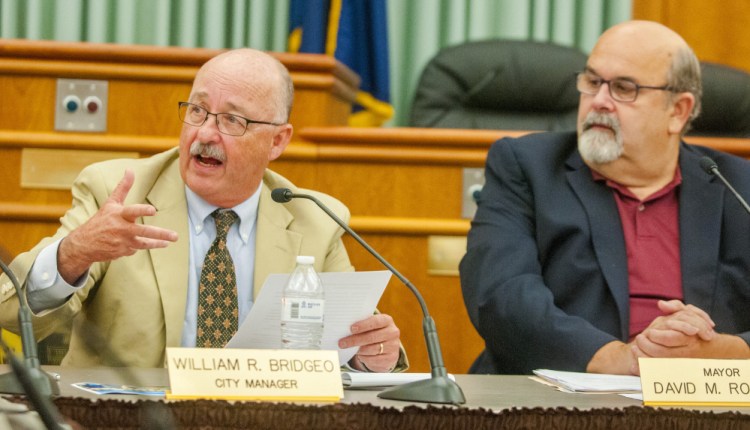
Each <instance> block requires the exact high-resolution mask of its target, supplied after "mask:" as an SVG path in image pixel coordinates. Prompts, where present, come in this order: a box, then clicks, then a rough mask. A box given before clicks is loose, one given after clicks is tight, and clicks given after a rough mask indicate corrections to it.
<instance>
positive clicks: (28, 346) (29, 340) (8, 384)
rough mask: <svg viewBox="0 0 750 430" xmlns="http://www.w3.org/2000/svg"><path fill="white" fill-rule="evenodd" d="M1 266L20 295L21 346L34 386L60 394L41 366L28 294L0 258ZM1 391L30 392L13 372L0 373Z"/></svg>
mask: <svg viewBox="0 0 750 430" xmlns="http://www.w3.org/2000/svg"><path fill="white" fill-rule="evenodd" d="M0 268H2V269H3V272H5V274H6V275H7V276H8V279H10V282H11V283H12V284H13V287H14V288H15V289H16V295H17V296H18V330H19V334H20V336H21V347H22V350H23V356H24V363H25V365H26V368H27V369H28V371H29V376H30V378H31V381H32V382H33V386H34V387H35V388H36V390H38V391H39V393H40V394H41V395H43V396H52V395H55V396H58V395H60V387H59V386H58V384H57V380H55V379H54V377H53V376H52V375H50V374H48V373H46V372H44V371H42V370H41V368H40V366H39V357H38V356H37V350H36V348H37V345H36V340H34V326H33V325H32V323H31V308H29V303H28V302H27V301H26V295H25V294H23V291H21V285H20V284H19V283H18V279H17V278H16V275H15V274H13V272H12V271H11V270H10V268H9V267H8V266H7V265H6V264H5V262H3V261H2V259H0ZM0 393H8V394H27V395H28V394H29V393H28V392H27V391H26V389H25V387H23V386H22V385H21V384H19V382H18V381H17V380H16V375H14V374H13V373H5V374H3V375H0Z"/></svg>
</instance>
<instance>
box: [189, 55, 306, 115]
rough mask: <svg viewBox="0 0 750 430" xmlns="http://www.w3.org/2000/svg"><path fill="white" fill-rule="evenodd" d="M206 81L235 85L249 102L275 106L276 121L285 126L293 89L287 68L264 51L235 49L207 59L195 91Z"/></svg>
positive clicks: (197, 76)
mask: <svg viewBox="0 0 750 430" xmlns="http://www.w3.org/2000/svg"><path fill="white" fill-rule="evenodd" d="M203 81H213V82H217V83H219V84H221V83H224V84H226V85H235V86H237V87H238V89H239V90H240V91H242V93H240V94H239V95H240V96H247V97H248V98H249V99H254V100H264V101H266V102H270V104H271V105H272V107H271V111H272V112H270V114H271V115H272V116H273V120H272V121H273V122H278V123H286V122H288V121H289V113H290V112H291V109H292V101H293V99H294V86H293V84H292V79H291V77H290V76H289V72H288V71H287V69H286V67H284V65H283V64H281V62H280V61H278V60H277V59H275V58H274V57H272V56H270V55H268V54H267V53H265V52H263V51H259V50H256V49H250V48H242V49H233V50H230V51H226V52H223V53H221V54H219V55H217V56H215V57H213V58H211V59H210V60H208V61H207V62H206V63H205V64H203V66H202V67H201V68H200V70H199V71H198V73H197V74H196V76H195V81H194V85H193V88H194V89H195V88H199V87H200V85H196V83H200V82H203Z"/></svg>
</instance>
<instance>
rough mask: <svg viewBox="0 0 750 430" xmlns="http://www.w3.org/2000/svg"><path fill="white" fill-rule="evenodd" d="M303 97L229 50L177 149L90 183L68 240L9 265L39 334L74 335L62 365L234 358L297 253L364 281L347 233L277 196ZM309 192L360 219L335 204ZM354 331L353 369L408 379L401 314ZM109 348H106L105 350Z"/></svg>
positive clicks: (61, 235) (100, 169)
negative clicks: (253, 314)
mask: <svg viewBox="0 0 750 430" xmlns="http://www.w3.org/2000/svg"><path fill="white" fill-rule="evenodd" d="M293 93H294V89H293V85H292V81H291V78H290V76H289V73H288V71H287V70H286V68H285V67H284V66H283V65H282V64H281V63H280V62H279V61H277V60H276V59H274V58H273V57H271V56H269V55H267V54H265V53H263V52H260V51H256V50H252V49H238V50H233V51H227V52H225V53H222V54H220V55H218V56H216V57H214V58H212V59H211V60H209V61H208V62H207V63H206V64H204V65H203V67H201V69H200V70H199V71H198V73H197V75H196V77H195V80H194V82H193V87H192V90H191V92H190V97H189V99H188V101H186V102H180V103H179V105H178V115H179V118H180V119H181V120H182V121H183V123H184V125H183V127H182V132H181V133H180V143H179V147H178V148H173V149H171V150H168V151H166V152H163V153H161V154H157V155H155V156H153V157H150V158H147V159H141V160H112V161H107V162H103V163H98V164H94V165H92V166H89V167H87V168H86V169H84V170H83V171H82V172H81V174H80V175H79V177H78V178H77V179H76V181H75V183H74V185H73V190H72V191H73V207H72V208H71V209H70V210H69V211H68V212H67V213H66V214H65V216H64V217H63V218H62V219H61V223H62V225H61V227H60V229H59V230H58V231H57V233H56V234H55V235H54V236H53V237H50V238H46V239H44V240H42V242H41V243H39V244H38V245H37V246H36V247H35V248H34V249H32V250H31V251H29V252H27V253H24V254H22V255H20V256H19V257H18V258H16V259H15V260H14V262H13V263H12V264H11V268H12V269H13V270H14V272H15V273H16V274H18V275H19V276H18V277H19V279H20V281H21V282H22V283H23V284H24V285H25V287H24V293H25V294H26V295H27V297H28V302H29V304H30V306H31V307H32V309H33V311H34V312H35V314H36V315H35V321H34V327H35V329H36V330H37V331H38V333H37V335H38V336H39V337H44V336H45V335H47V334H50V333H52V332H53V331H54V330H55V329H57V328H59V327H64V326H68V327H69V326H72V335H71V339H70V348H69V351H68V353H67V355H66V356H65V357H64V359H63V361H62V364H63V365H69V366H78V367H91V366H101V365H105V366H107V365H115V366H135V367H161V366H163V365H164V363H165V350H166V348H167V347H175V346H185V347H194V346H197V347H222V346H224V344H225V343H226V341H227V340H228V339H229V338H231V336H232V335H233V334H234V331H236V330H237V327H238V325H239V324H241V322H242V320H243V319H244V317H245V316H246V315H247V314H248V312H249V310H250V308H251V307H252V304H253V298H254V297H255V295H256V294H257V292H258V291H259V289H260V288H261V286H262V283H263V281H264V280H265V279H266V276H267V275H269V274H271V273H285V272H291V271H292V269H293V268H294V266H295V259H296V257H297V256H298V255H311V256H314V257H315V266H316V269H317V270H319V271H348V270H353V267H352V265H351V263H350V262H349V257H348V255H347V253H346V250H345V248H344V245H343V243H342V241H341V235H342V234H343V231H342V230H341V228H340V227H339V226H338V225H337V224H336V223H334V222H333V221H332V220H330V219H329V218H328V217H327V215H325V214H324V213H322V212H321V211H320V210H319V209H318V208H317V207H315V206H311V205H309V204H306V203H304V202H302V203H299V202H298V203H295V202H291V203H290V204H288V205H279V204H277V203H275V202H273V200H272V199H271V190H273V189H274V188H277V187H284V188H291V189H292V190H296V189H297V188H296V187H295V186H294V185H293V184H292V183H291V182H289V181H288V180H287V179H285V178H283V177H282V176H280V175H279V174H277V173H275V172H273V171H271V170H269V169H268V165H269V163H270V162H271V161H272V160H275V159H276V158H278V157H279V156H280V155H281V154H282V152H283V151H284V149H285V148H286V147H287V145H288V143H289V141H290V139H291V136H292V126H291V125H290V124H289V122H288V118H289V113H290V110H291V107H292V99H293ZM303 192H306V193H310V194H314V195H315V196H317V197H318V198H319V199H321V200H322V201H324V202H325V204H327V205H328V206H329V207H331V208H332V209H333V210H334V211H335V212H336V213H337V214H338V215H339V216H340V217H341V218H343V219H348V218H349V212H348V210H347V208H346V207H345V206H344V205H343V204H342V203H341V202H339V201H337V200H335V199H334V198H332V197H330V196H327V195H325V194H322V193H317V192H315V191H307V190H305V191H303ZM204 260H205V262H204ZM215 260H216V261H219V263H214V261H215ZM209 268H210V269H209ZM217 273H220V274H221V275H217ZM3 276H5V275H3ZM217 278H218V279H220V280H221V282H218V281H217ZM2 282H7V278H4V279H3V280H2ZM12 290H13V289H12V288H11V289H6V290H4V291H5V292H6V293H5V294H4V295H3V296H2V298H1V299H2V304H1V305H0V325H2V326H3V327H4V328H14V327H15V328H17V327H16V326H17V323H16V322H15V321H14V320H15V316H16V315H17V312H16V309H17V306H18V300H17V297H15V294H14V293H13V292H12ZM217 303H221V304H222V305H221V306H217V305H216V304H217ZM208 309H210V311H208ZM351 331H352V334H351V335H349V336H347V337H345V338H343V339H341V340H340V342H339V346H340V347H342V348H348V347H359V350H358V353H357V354H356V355H355V357H354V358H353V359H352V361H351V362H350V363H349V365H351V366H352V367H354V368H355V369H359V370H368V371H377V372H383V371H392V370H403V369H404V368H405V367H406V365H407V364H406V359H405V356H404V354H403V352H402V350H401V348H400V344H399V330H398V328H397V327H396V325H395V323H394V322H393V319H392V318H391V317H390V316H388V315H385V314H376V315H373V316H371V317H369V318H366V319H364V320H362V321H359V322H357V323H355V324H354V325H353V326H352V327H351ZM92 338H93V339H96V340H97V341H96V342H92ZM102 340H104V341H106V342H107V345H108V347H107V348H106V350H102V349H97V348H95V347H94V345H96V344H101V341H102Z"/></svg>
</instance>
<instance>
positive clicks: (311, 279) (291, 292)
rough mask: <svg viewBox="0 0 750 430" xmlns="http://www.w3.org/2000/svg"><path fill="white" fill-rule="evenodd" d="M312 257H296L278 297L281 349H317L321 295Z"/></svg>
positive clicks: (321, 325) (321, 306)
mask: <svg viewBox="0 0 750 430" xmlns="http://www.w3.org/2000/svg"><path fill="white" fill-rule="evenodd" d="M313 263H315V257H311V256H306V255H300V256H298V257H297V267H296V268H295V269H294V272H292V275H291V276H290V277H289V281H287V284H286V287H284V292H283V293H282V296H281V346H282V348H284V349H320V339H321V337H322V336H323V315H324V311H325V294H324V291H323V282H321V280H320V277H319V276H318V274H317V272H315V268H313Z"/></svg>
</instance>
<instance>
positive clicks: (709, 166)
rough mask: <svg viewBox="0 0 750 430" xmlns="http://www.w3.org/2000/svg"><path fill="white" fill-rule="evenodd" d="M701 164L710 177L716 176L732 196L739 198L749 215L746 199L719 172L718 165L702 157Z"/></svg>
mask: <svg viewBox="0 0 750 430" xmlns="http://www.w3.org/2000/svg"><path fill="white" fill-rule="evenodd" d="M700 164H701V168H702V169H703V170H704V171H705V172H706V173H708V174H709V175H714V176H716V177H717V178H719V179H720V180H721V182H723V183H724V185H726V187H727V188H729V191H731V192H732V194H734V197H736V198H737V201H739V202H740V204H741V205H742V207H743V208H745V210H746V211H747V213H750V206H748V205H747V202H746V201H745V199H743V198H742V196H741V195H740V193H738V192H737V190H735V189H734V187H733V186H732V185H731V184H730V183H729V181H727V180H726V178H724V175H722V174H721V172H719V166H718V165H717V164H716V162H715V161H714V160H712V159H711V158H710V157H701V161H700Z"/></svg>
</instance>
